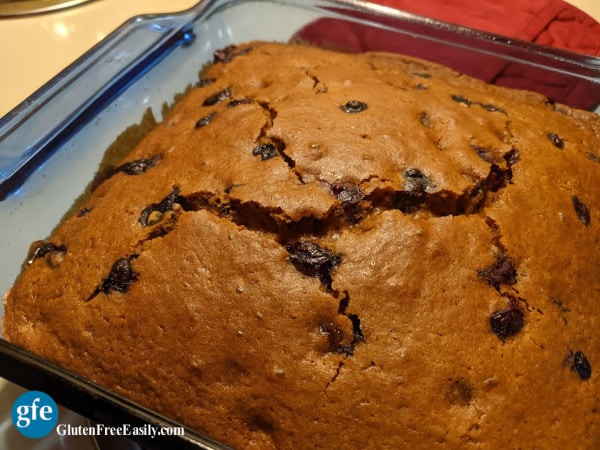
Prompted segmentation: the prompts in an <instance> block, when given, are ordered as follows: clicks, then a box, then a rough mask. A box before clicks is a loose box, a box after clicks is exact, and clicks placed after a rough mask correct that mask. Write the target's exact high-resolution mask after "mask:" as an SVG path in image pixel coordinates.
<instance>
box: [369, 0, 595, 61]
mask: <svg viewBox="0 0 600 450" xmlns="http://www.w3.org/2000/svg"><path fill="white" fill-rule="evenodd" d="M374 3H379V4H382V5H385V6H390V7H393V8H397V9H402V10H404V11H409V12H412V13H414V14H419V15H423V16H427V17H431V18H433V19H438V20H442V21H445V22H450V23H454V24H457V25H462V26H466V27H471V28H475V29H478V30H483V31H489V32H491V33H494V34H500V35H504V36H510V37H514V38H518V39H522V40H525V41H531V42H537V43H539V44H543V45H550V46H553V47H556V48H562V49H566V50H571V51H575V52H579V53H586V54H589V55H600V24H599V23H598V22H596V21H595V20H594V19H592V18H591V17H590V16H588V15H587V14H585V13H584V12H583V11H581V10H579V9H577V8H576V7H574V6H573V5H570V4H568V3H565V2H564V1H562V0H526V1H522V0H514V1H508V0H476V1H473V0H419V1H415V0H375V1H374Z"/></svg>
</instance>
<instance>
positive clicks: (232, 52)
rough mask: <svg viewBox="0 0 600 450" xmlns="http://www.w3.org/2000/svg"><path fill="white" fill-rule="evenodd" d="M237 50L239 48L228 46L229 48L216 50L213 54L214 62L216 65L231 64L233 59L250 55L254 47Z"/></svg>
mask: <svg viewBox="0 0 600 450" xmlns="http://www.w3.org/2000/svg"><path fill="white" fill-rule="evenodd" d="M236 50H237V46H235V45H228V46H227V47H225V48H223V49H221V50H215V52H214V53H213V62H214V63H215V64H216V63H223V64H227V63H229V62H231V60H232V59H233V58H235V57H237V56H241V55H244V54H246V53H248V52H249V51H251V50H252V47H247V48H245V49H243V50H240V51H236Z"/></svg>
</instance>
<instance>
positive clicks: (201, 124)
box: [194, 111, 217, 129]
mask: <svg viewBox="0 0 600 450" xmlns="http://www.w3.org/2000/svg"><path fill="white" fill-rule="evenodd" d="M215 117H217V112H216V111H213V112H211V113H210V114H208V115H206V116H204V117H203V118H202V119H199V120H198V122H196V125H194V128H196V129H198V128H202V127H205V126H206V125H208V124H209V123H211V122H212V121H213V120H214V119H215Z"/></svg>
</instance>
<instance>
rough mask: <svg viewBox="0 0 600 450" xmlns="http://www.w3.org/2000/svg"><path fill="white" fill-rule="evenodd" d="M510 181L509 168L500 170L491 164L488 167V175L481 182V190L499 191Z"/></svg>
mask: <svg viewBox="0 0 600 450" xmlns="http://www.w3.org/2000/svg"><path fill="white" fill-rule="evenodd" d="M511 179H512V170H511V169H510V167H509V168H508V169H502V168H501V167H500V166H498V165H497V164H495V163H493V164H492V165H491V166H490V173H488V176H487V177H486V179H485V181H484V182H483V188H484V189H485V190H487V191H491V192H497V191H498V190H499V189H501V188H503V187H504V186H506V183H507V182H510V181H511Z"/></svg>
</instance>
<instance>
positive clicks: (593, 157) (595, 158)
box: [585, 152, 600, 164]
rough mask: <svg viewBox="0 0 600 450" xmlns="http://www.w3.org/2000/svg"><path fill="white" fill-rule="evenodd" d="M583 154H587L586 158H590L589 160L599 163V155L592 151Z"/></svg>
mask: <svg viewBox="0 0 600 450" xmlns="http://www.w3.org/2000/svg"><path fill="white" fill-rule="evenodd" d="M585 156H587V157H588V159H590V160H591V161H594V162H595V163H599V164H600V155H597V154H596V153H594V152H587V153H586V154H585Z"/></svg>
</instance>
